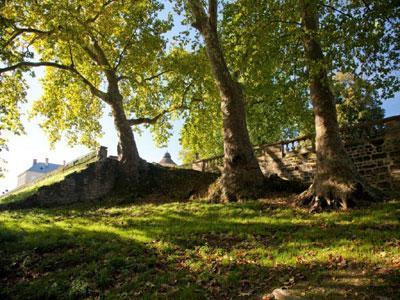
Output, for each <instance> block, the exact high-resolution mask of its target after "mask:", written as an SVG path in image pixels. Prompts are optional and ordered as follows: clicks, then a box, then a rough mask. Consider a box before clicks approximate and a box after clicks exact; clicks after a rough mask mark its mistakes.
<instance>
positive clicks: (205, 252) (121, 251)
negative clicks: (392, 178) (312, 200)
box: [0, 201, 400, 299]
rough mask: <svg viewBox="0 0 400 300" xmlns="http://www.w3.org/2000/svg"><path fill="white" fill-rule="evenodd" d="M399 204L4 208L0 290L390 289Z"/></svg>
mask: <svg viewBox="0 0 400 300" xmlns="http://www.w3.org/2000/svg"><path fill="white" fill-rule="evenodd" d="M399 209H400V203H399V202H398V201H393V202H390V203H385V204H379V205H375V206H373V207H370V208H365V209H359V210H354V211H351V212H328V213H322V214H308V213H307V212H305V211H302V210H295V209H292V208H285V207H282V206H274V205H271V204H268V203H263V201H254V202H248V203H233V204H209V203H196V202H189V203H169V204H163V205H154V204H141V205H134V204H131V205H126V206H120V207H104V206H103V207H87V206H86V207H85V206H73V207H69V208H63V209H30V210H21V211H4V212H2V213H0V285H1V286H0V291H1V292H0V298H1V297H2V298H8V297H10V295H12V296H13V297H15V298H19V299H26V298H30V299H31V298H37V299H46V298H47V299H48V298H52V297H53V298H54V297H56V298H68V299H70V298H93V297H104V298H108V299H114V298H124V297H125V298H128V299H132V298H138V299H141V298H174V299H175V298H178V299H179V298H181V299H185V298H188V297H191V298H195V299H198V298H216V299H221V298H240V297H242V298H254V299H257V298H261V297H262V295H264V294H266V293H269V292H271V291H272V290H273V289H275V288H278V287H282V286H287V287H289V288H290V289H291V290H293V291H294V292H295V293H298V294H299V295H300V294H301V295H305V296H306V297H311V298H312V297H314V298H317V299H320V298H321V297H331V298H332V299H337V298H342V297H346V295H347V297H349V295H351V297H350V298H351V299H363V297H364V294H365V293H367V295H375V296H389V297H393V296H394V295H397V296H400V295H399V292H398V291H399V286H398V282H399V265H400V260H399V258H400V249H399V248H400V226H399V219H398V216H399ZM310 287H311V288H310ZM38 291H39V292H38ZM396 293H397V294H396Z"/></svg>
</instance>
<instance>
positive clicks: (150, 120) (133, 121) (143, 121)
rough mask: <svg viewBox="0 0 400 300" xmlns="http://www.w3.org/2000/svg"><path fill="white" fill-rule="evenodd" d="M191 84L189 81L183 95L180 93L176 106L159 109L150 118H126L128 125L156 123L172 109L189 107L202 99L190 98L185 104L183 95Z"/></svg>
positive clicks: (184, 94)
mask: <svg viewBox="0 0 400 300" xmlns="http://www.w3.org/2000/svg"><path fill="white" fill-rule="evenodd" d="M192 85H193V82H190V83H189V84H188V85H187V86H186V87H185V90H184V91H183V95H182V103H181V105H178V106H173V107H171V108H170V109H164V110H163V111H161V112H160V113H159V114H157V115H156V116H154V117H152V118H137V119H130V120H128V122H129V125H130V126H134V125H140V124H154V123H156V122H157V121H158V120H159V119H160V118H161V117H162V116H164V115H166V114H168V113H171V112H173V111H176V110H184V109H189V107H190V105H191V104H192V103H194V102H200V101H202V99H195V98H194V99H192V101H191V102H190V103H189V105H185V103H184V102H185V96H186V94H187V93H188V91H189V89H190V87H191V86H192Z"/></svg>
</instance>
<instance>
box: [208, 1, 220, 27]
mask: <svg viewBox="0 0 400 300" xmlns="http://www.w3.org/2000/svg"><path fill="white" fill-rule="evenodd" d="M208 19H209V22H210V25H211V28H214V29H215V30H217V22H218V3H217V0H208Z"/></svg>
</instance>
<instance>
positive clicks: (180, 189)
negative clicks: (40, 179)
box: [0, 158, 217, 210]
mask: <svg viewBox="0 0 400 300" xmlns="http://www.w3.org/2000/svg"><path fill="white" fill-rule="evenodd" d="M144 166H145V167H144V168H143V170H141V171H140V174H139V183H138V184H137V185H136V186H127V185H126V183H127V182H126V180H125V178H124V177H122V176H121V175H122V174H123V173H122V172H121V170H120V164H119V161H118V160H115V159H113V158H103V159H100V160H98V161H96V162H92V163H90V164H88V166H87V168H86V169H84V170H81V171H79V172H75V173H71V174H69V175H67V176H66V177H65V178H64V180H62V181H60V182H57V183H54V184H52V185H49V186H43V187H41V188H39V190H38V191H37V192H36V193H35V194H33V195H31V196H29V197H27V198H25V199H23V200H21V201H16V202H10V203H6V204H4V205H0V210H2V209H20V208H31V207H57V206H62V205H69V204H73V203H92V202H98V201H102V200H106V199H108V200H110V199H111V198H112V199H115V202H118V203H121V202H135V201H157V202H166V201H183V200H187V199H189V198H190V197H192V196H196V195H200V194H203V193H205V192H206V191H207V188H208V186H209V185H210V184H211V183H212V182H213V181H215V180H216V179H217V175H216V174H214V173H207V172H197V171H194V170H187V169H178V168H168V167H162V166H159V165H153V164H144Z"/></svg>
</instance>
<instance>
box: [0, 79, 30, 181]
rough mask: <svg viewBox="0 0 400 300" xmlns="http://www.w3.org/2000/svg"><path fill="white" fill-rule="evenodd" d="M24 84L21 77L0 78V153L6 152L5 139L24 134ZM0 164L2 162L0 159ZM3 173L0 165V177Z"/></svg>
mask: <svg viewBox="0 0 400 300" xmlns="http://www.w3.org/2000/svg"><path fill="white" fill-rule="evenodd" d="M25 89H26V83H25V80H24V79H23V78H22V76H21V75H17V76H9V75H2V76H1V77H0V152H1V151H5V150H7V139H8V137H9V136H10V135H12V134H17V135H20V134H22V133H24V128H23V126H22V123H21V107H20V104H22V103H24V102H25V101H26V99H25V96H26V93H25ZM0 160H1V161H0V163H1V164H3V163H4V161H3V160H2V159H1V158H0ZM4 171H5V169H4V167H3V165H0V176H2V175H3V172H4Z"/></svg>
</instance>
